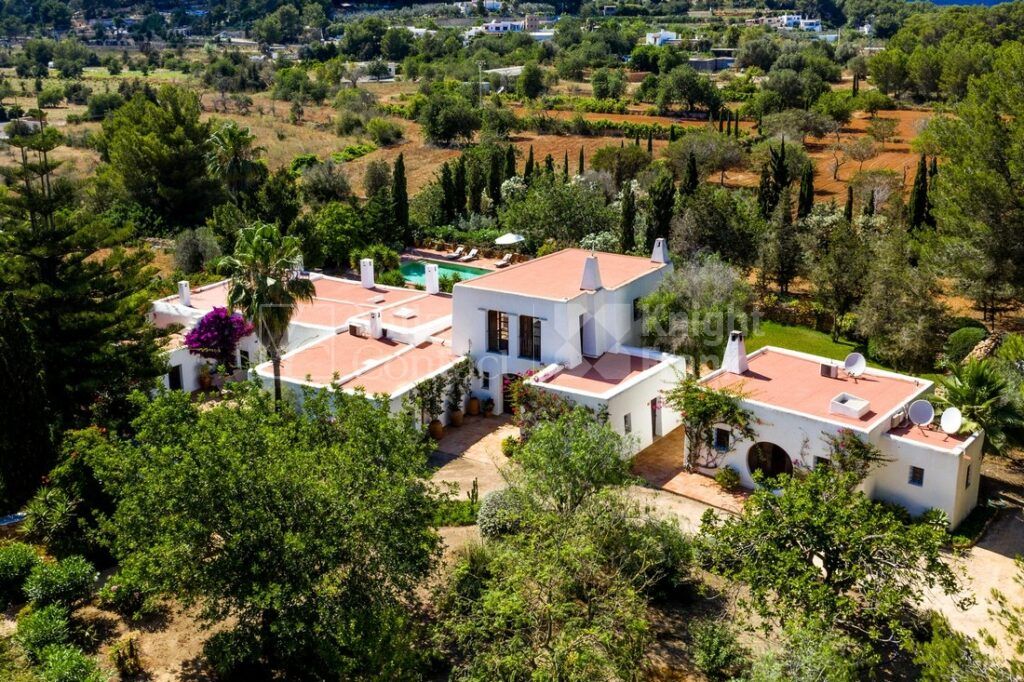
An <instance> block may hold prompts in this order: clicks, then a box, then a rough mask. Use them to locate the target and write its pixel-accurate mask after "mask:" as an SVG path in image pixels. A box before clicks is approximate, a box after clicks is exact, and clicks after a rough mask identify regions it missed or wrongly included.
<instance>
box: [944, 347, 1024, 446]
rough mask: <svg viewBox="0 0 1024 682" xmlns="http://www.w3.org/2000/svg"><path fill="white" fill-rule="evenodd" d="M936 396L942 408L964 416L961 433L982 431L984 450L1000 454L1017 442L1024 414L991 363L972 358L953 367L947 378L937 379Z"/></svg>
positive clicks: (1023, 424) (1004, 380)
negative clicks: (955, 411)
mask: <svg viewBox="0 0 1024 682" xmlns="http://www.w3.org/2000/svg"><path fill="white" fill-rule="evenodd" d="M939 386H940V391H939V393H938V394H937V395H936V398H938V402H939V404H940V405H941V406H942V407H945V408H949V407H955V408H957V409H959V410H960V412H961V413H962V414H963V417H964V421H963V427H961V431H962V432H966V433H971V432H974V431H977V430H979V429H982V430H984V432H985V451H986V452H990V453H996V454H999V453H1001V452H1003V450H1004V449H1005V448H1006V447H1007V445H1010V444H1011V443H1012V442H1014V441H1016V440H1017V439H1018V433H1017V432H1018V431H1019V430H1020V429H1021V428H1022V427H1024V413H1022V411H1021V408H1020V403H1019V402H1018V401H1016V400H1014V396H1013V391H1012V389H1011V386H1010V384H1009V383H1008V382H1007V381H1006V379H1005V378H1004V377H1003V375H1002V374H1001V373H1000V372H999V370H998V368H997V367H996V365H995V364H994V363H993V362H992V361H991V360H977V359H972V360H970V361H968V362H966V363H964V364H962V365H955V366H954V367H952V369H951V370H950V375H949V376H948V377H943V378H941V379H939Z"/></svg>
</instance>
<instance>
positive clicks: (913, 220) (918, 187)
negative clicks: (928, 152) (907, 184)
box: [907, 154, 928, 231]
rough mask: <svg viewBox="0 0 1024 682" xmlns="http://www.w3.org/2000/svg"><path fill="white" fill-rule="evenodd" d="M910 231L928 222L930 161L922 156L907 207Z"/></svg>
mask: <svg viewBox="0 0 1024 682" xmlns="http://www.w3.org/2000/svg"><path fill="white" fill-rule="evenodd" d="M907 210H908V213H909V215H908V222H909V224H910V230H911V231H913V230H916V229H918V228H920V227H921V226H923V225H925V224H927V222H928V159H927V158H925V155H924V154H922V155H921V158H920V159H918V162H917V174H916V175H914V185H913V187H911V189H910V203H909V204H908V206H907Z"/></svg>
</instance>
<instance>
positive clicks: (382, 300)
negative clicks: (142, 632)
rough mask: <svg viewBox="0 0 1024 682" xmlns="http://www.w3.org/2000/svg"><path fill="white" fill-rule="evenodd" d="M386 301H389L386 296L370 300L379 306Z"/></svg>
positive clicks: (380, 295) (378, 295) (377, 296)
mask: <svg viewBox="0 0 1024 682" xmlns="http://www.w3.org/2000/svg"><path fill="white" fill-rule="evenodd" d="M386 300H387V298H386V297H385V296H384V294H377V295H376V296H374V297H373V298H371V299H370V303H373V304H375V305H379V304H381V303H383V302H384V301H386Z"/></svg>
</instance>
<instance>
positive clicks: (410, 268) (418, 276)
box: [399, 260, 490, 286]
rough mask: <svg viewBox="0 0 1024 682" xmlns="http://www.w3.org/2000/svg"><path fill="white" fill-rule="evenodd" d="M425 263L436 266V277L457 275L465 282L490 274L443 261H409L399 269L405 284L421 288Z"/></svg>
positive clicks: (482, 270) (481, 269)
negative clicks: (417, 285)
mask: <svg viewBox="0 0 1024 682" xmlns="http://www.w3.org/2000/svg"><path fill="white" fill-rule="evenodd" d="M427 263H435V264H436V265H437V275H438V277H451V276H452V275H458V276H459V279H460V280H467V279H473V278H474V277H479V276H480V275H485V274H487V273H488V272H490V270H484V269H483V268H474V267H472V266H469V265H463V264H461V263H446V262H444V261H437V260H431V261H427V260H411V261H405V262H404V263H402V265H401V266H400V268H399V269H400V270H401V271H402V277H404V278H405V281H406V282H410V283H412V284H419V285H420V286H422V285H423V277H424V275H423V273H424V270H425V268H424V266H425V265H426V264H427Z"/></svg>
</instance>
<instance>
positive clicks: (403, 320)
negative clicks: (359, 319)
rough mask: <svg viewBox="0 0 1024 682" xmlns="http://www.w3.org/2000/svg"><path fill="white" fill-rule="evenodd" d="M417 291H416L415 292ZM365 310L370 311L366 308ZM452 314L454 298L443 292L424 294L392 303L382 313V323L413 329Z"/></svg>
mask: <svg viewBox="0 0 1024 682" xmlns="http://www.w3.org/2000/svg"><path fill="white" fill-rule="evenodd" d="M413 293H416V292H413ZM363 312H368V311H367V310H365V309H364V311H363ZM451 314H452V298H451V296H448V295H442V294H423V293H420V295H419V296H418V297H416V298H410V299H408V300H404V301H402V302H401V303H397V304H392V305H391V307H389V308H385V309H384V311H383V312H382V313H381V323H382V324H384V325H387V326H389V327H400V328H404V329H413V328H415V327H419V326H421V325H424V324H430V323H431V322H436V321H438V320H440V319H441V318H443V317H450V316H451Z"/></svg>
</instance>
